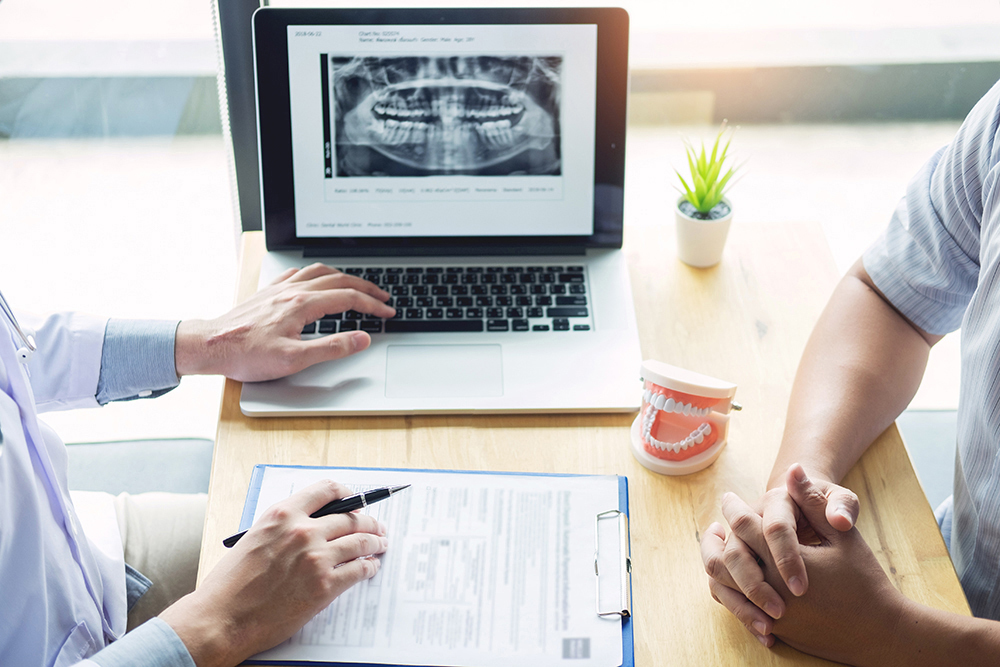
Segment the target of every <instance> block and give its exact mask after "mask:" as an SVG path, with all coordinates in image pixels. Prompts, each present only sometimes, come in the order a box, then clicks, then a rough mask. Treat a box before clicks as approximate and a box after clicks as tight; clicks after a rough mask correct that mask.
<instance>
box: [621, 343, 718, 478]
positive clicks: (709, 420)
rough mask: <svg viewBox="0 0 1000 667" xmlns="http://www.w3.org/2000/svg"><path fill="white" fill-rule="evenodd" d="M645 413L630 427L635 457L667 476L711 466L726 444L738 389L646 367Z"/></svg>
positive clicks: (671, 368) (651, 364)
mask: <svg viewBox="0 0 1000 667" xmlns="http://www.w3.org/2000/svg"><path fill="white" fill-rule="evenodd" d="M642 377H643V393H642V408H641V409H640V412H639V416H638V417H637V418H636V421H635V423H634V424H633V425H632V452H633V454H635V457H636V458H637V459H638V460H639V462H640V463H642V464H643V465H644V466H646V467H647V468H650V469H651V470H655V471H656V472H661V473H665V474H671V475H678V474H687V473H690V472H695V471H696V470H701V469H702V468H704V467H706V466H708V465H710V464H711V463H712V462H713V461H715V459H716V458H717V457H718V456H719V454H720V453H721V451H722V448H723V447H725V445H726V438H727V436H728V434H729V411H730V410H731V409H732V408H733V400H732V399H733V396H734V395H735V394H736V385H734V384H732V383H730V382H724V381H722V380H717V379H715V378H712V377H709V376H707V375H701V374H700V373H695V372H692V371H689V370H685V369H683V368H678V367H676V366H671V365H669V364H664V363H662V362H659V361H654V360H647V361H645V362H643V364H642Z"/></svg>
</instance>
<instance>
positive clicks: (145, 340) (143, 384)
mask: <svg viewBox="0 0 1000 667" xmlns="http://www.w3.org/2000/svg"><path fill="white" fill-rule="evenodd" d="M178 324H179V322H177V321H163V320H110V321H108V326H107V329H106V330H105V332H104V352H103V354H102V355H101V375H100V379H99V380H98V383H97V402H98V403H100V404H101V405H104V404H105V403H109V402H111V401H130V400H134V399H137V398H154V397H156V396H160V395H162V394H165V393H167V392H168V391H170V390H171V389H173V388H174V387H176V386H177V384H178V383H179V382H180V380H179V378H178V377H177V368H176V367H175V366H174V338H175V337H176V333H177V325H178Z"/></svg>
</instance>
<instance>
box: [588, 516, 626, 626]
mask: <svg viewBox="0 0 1000 667" xmlns="http://www.w3.org/2000/svg"><path fill="white" fill-rule="evenodd" d="M611 520H616V521H618V539H619V542H620V547H619V552H618V553H619V554H621V566H620V567H621V570H620V576H621V579H620V581H621V600H620V601H619V605H618V607H617V608H615V609H609V610H606V609H602V608H601V569H600V565H599V562H600V557H601V521H611ZM594 545H595V547H594V575H595V577H594V579H595V581H596V582H597V615H598V616H600V617H602V618H606V617H608V616H620V617H621V618H628V617H629V616H631V615H632V558H631V557H630V556H629V535H628V515H627V514H625V512H622V511H621V510H608V511H607V512H601V513H600V514H598V515H597V520H596V521H595V522H594Z"/></svg>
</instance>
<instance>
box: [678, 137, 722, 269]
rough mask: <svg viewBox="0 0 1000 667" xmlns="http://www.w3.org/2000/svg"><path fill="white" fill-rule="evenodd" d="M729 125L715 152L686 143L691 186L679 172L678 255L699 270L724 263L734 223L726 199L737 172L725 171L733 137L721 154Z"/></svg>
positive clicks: (717, 140)
mask: <svg viewBox="0 0 1000 667" xmlns="http://www.w3.org/2000/svg"><path fill="white" fill-rule="evenodd" d="M725 134H726V122H725V121H723V122H722V128H721V129H720V130H719V134H718V135H716V137H715V144H714V145H713V146H712V152H711V153H708V151H707V150H706V149H705V144H704V142H702V145H701V150H700V151H697V150H695V148H694V146H692V145H691V143H690V142H689V141H686V140H685V142H684V146H685V149H686V151H687V160H688V167H689V169H690V171H691V173H690V181H691V182H690V184H689V183H688V181H687V180H685V179H684V176H682V175H681V173H680V172H679V171H677V170H676V169H674V172H675V173H676V174H677V177H678V178H680V181H681V185H682V186H683V187H684V190H681V189H680V188H677V190H678V192H680V193H681V197H680V199H678V200H677V206H676V207H675V212H676V218H677V255H678V257H679V258H680V259H681V261H683V262H684V263H686V264H690V265H691V266H697V267H707V266H714V265H716V264H718V263H719V261H720V260H721V259H722V249H723V248H724V247H725V245H726V236H728V234H729V223H730V222H731V221H732V219H733V207H732V205H731V204H730V203H729V199H728V198H727V197H726V193H727V192H728V191H729V188H728V187H727V186H729V185H731V183H730V180H731V179H732V177H733V174H734V173H736V169H737V168H734V167H731V168H729V169H726V165H725V162H726V158H727V157H729V144H730V142H731V141H732V140H733V137H732V134H730V136H729V139H728V140H727V141H726V143H725V145H724V146H722V148H721V150H720V144H721V142H722V138H723V136H724V135H725Z"/></svg>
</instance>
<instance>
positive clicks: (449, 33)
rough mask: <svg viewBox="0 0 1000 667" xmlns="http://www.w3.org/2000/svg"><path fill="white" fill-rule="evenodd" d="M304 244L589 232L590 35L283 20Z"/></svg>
mask: <svg viewBox="0 0 1000 667" xmlns="http://www.w3.org/2000/svg"><path fill="white" fill-rule="evenodd" d="M288 67H289V74H288V76H289V88H290V109H291V123H292V160H293V162H292V169H293V175H294V176H293V178H294V188H295V224H296V231H297V236H299V237H314V236H319V237H326V236H338V235H343V236H500V235H510V236H533V235H539V236H566V235H572V236H581V235H582V236H586V235H590V234H592V233H593V219H592V217H593V216H592V211H593V198H594V107H595V96H596V89H597V83H596V77H597V26H596V25H593V24H589V25H587V24H583V25H444V26H442V25H397V26H393V25H351V26H315V25H312V26H310V25H298V26H296V25H290V26H288Z"/></svg>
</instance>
